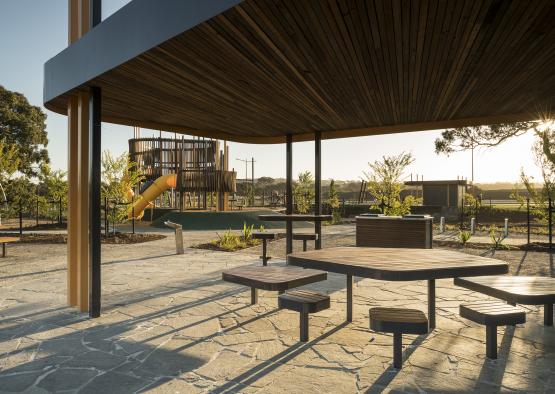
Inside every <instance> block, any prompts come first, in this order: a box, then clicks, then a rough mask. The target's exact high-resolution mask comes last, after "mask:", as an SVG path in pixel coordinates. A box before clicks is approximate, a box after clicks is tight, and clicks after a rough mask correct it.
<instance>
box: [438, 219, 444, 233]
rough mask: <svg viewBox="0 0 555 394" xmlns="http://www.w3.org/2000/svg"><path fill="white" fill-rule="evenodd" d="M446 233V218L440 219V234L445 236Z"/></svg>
mask: <svg viewBox="0 0 555 394" xmlns="http://www.w3.org/2000/svg"><path fill="white" fill-rule="evenodd" d="M444 232H445V217H443V216H442V217H440V218H439V233H440V234H443V233H444Z"/></svg>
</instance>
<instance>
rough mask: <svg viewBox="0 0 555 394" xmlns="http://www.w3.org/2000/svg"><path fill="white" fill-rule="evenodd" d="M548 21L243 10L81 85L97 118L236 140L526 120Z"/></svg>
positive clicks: (512, 5) (484, 8)
mask: <svg viewBox="0 0 555 394" xmlns="http://www.w3.org/2000/svg"><path fill="white" fill-rule="evenodd" d="M554 21H555V1H553V0H534V1H526V0H518V1H517V0H515V1H510V0H495V1H492V0H478V1H462V0H457V1H439V0H429V1H423V0H422V1H418V0H413V1H409V0H406V1H401V0H383V1H378V0H375V1H362V0H360V1H357V0H329V1H324V0H305V1H298V0H281V1H269V0H267V1H260V0H247V1H245V2H243V3H241V4H240V5H238V6H235V7H234V8H232V9H230V10H228V11H226V12H224V13H223V14H220V15H218V16H216V17H214V18H212V19H210V20H208V21H206V22H204V23H202V24H200V25H198V26H196V27H194V28H193V29H191V30H188V31H187V32H185V33H183V34H181V35H178V36H176V37H175V38H173V39H171V40H169V41H166V42H165V43H163V44H161V45H159V46H158V47H155V48H153V49H151V50H149V51H147V52H145V53H143V54H142V55H140V56H138V57H136V58H134V59H132V60H130V61H128V62H127V63H125V64H123V65H121V66H119V67H117V68H115V69H112V70H111V71H109V72H107V73H105V74H103V75H101V76H100V77H98V78H96V79H95V80H93V81H91V82H90V85H93V84H94V85H97V86H100V87H101V88H102V89H103V90H102V94H103V103H102V104H103V117H104V119H105V120H111V121H115V122H117V123H124V124H130V125H142V126H144V127H153V128H162V129H166V130H173V131H178V132H186V133H191V134H197V135H205V136H212V137H216V138H226V139H229V140H236V141H248V142H281V141H283V136H284V135H285V134H286V133H293V134H294V135H295V139H296V140H302V139H309V138H312V136H311V135H310V134H309V133H313V132H314V131H316V130H319V131H322V132H323V133H324V135H323V137H324V138H333V137H342V136H354V135H371V134H380V133H385V132H393V131H410V130H422V129H432V128H443V127H446V126H449V125H452V126H459V125H470V124H480V123H488V122H489V123H493V122H496V121H497V122H499V121H509V120H520V119H522V120H524V119H529V120H531V119H536V118H538V117H539V115H540V114H541V112H542V111H549V110H550V109H553V108H552V107H553V106H554V105H555V72H554V71H555V22H554ZM66 103H67V94H66V95H63V96H60V97H58V98H56V99H55V100H52V101H50V102H48V103H47V107H48V108H50V109H53V110H55V111H58V112H61V113H65V111H66V105H67V104H66ZM256 137H260V138H256Z"/></svg>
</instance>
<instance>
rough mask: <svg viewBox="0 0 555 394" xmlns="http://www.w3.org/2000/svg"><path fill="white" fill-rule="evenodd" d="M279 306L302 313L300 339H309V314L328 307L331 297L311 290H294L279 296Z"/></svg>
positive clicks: (303, 340)
mask: <svg viewBox="0 0 555 394" xmlns="http://www.w3.org/2000/svg"><path fill="white" fill-rule="evenodd" d="M278 306H279V307H280V308H282V309H289V310H292V311H296V312H299V313H300V335H299V336H300V340H301V342H306V341H308V336H309V335H308V315H309V314H310V313H316V312H320V311H323V310H324V309H328V308H329V307H330V297H329V296H328V295H326V294H322V293H317V292H315V291H309V290H292V291H288V292H287V293H285V294H280V296H279V297H278Z"/></svg>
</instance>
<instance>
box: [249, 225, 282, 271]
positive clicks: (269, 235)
mask: <svg viewBox="0 0 555 394" xmlns="http://www.w3.org/2000/svg"><path fill="white" fill-rule="evenodd" d="M252 238H253V239H260V240H262V256H260V259H261V260H262V265H268V260H270V259H271V257H270V256H268V243H267V242H268V241H273V240H275V239H277V238H278V233H276V232H273V231H253V232H252Z"/></svg>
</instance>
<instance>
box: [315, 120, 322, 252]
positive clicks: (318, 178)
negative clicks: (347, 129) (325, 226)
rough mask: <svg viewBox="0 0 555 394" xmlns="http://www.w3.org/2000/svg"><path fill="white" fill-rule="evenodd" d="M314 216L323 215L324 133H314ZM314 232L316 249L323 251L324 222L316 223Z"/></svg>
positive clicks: (317, 221)
mask: <svg viewBox="0 0 555 394" xmlns="http://www.w3.org/2000/svg"><path fill="white" fill-rule="evenodd" d="M314 178H315V179H314V214H315V215H317V216H319V215H321V214H322V133H321V132H320V131H316V132H315V133H314ZM314 232H315V233H316V235H317V236H316V242H315V246H316V249H322V222H321V221H320V220H316V221H315V222H314Z"/></svg>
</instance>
